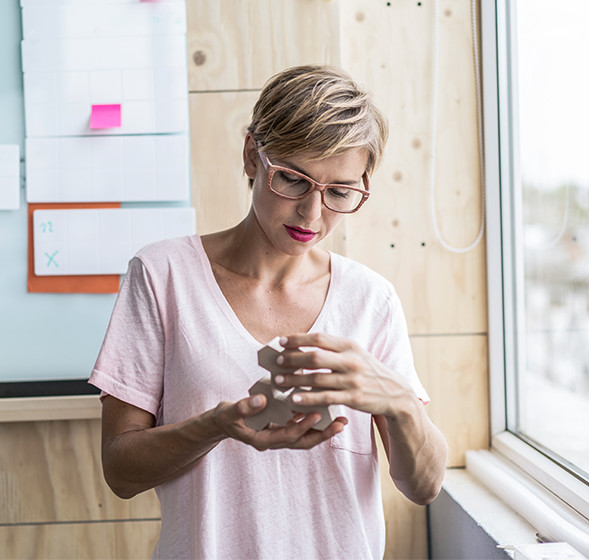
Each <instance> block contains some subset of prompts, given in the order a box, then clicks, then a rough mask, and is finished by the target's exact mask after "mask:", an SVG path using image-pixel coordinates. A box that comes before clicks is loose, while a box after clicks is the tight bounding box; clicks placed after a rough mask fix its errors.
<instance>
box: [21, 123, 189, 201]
mask: <svg viewBox="0 0 589 560" xmlns="http://www.w3.org/2000/svg"><path fill="white" fill-rule="evenodd" d="M26 148H27V155H28V157H27V200H28V202H111V201H118V202H136V201H180V200H186V199H187V198H188V196H189V188H188V186H189V176H188V168H189V166H188V137H187V135H184V134H182V135H139V136H116V137H107V136H95V137H80V138H68V137H56V138H27V141H26Z"/></svg>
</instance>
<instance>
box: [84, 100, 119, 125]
mask: <svg viewBox="0 0 589 560" xmlns="http://www.w3.org/2000/svg"><path fill="white" fill-rule="evenodd" d="M120 126H121V104H120V103H118V104H116V105H92V114H91V115H90V128H118V127H120Z"/></svg>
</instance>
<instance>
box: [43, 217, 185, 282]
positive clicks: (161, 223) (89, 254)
mask: <svg viewBox="0 0 589 560" xmlns="http://www.w3.org/2000/svg"><path fill="white" fill-rule="evenodd" d="M194 216H195V215H194V209H193V208H166V209H164V208H148V209H144V208H142V209H130V208H127V209H112V210H110V209H103V210H86V209H83V210H36V211H35V212H34V214H33V228H34V245H35V250H34V262H35V274H36V275H38V276H55V275H78V274H80V275H81V274H84V275H86V274H124V273H125V272H126V271H127V265H128V262H129V259H130V258H131V257H132V256H133V255H134V254H135V253H136V252H137V251H138V250H139V249H140V248H141V247H143V246H144V245H147V244H148V243H152V242H154V241H157V240H160V239H165V238H170V237H180V236H182V235H190V234H192V233H194V230H195V223H194Z"/></svg>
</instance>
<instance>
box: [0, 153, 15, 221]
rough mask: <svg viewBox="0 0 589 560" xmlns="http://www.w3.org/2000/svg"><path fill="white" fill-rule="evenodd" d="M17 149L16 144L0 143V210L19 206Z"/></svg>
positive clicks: (13, 208)
mask: <svg viewBox="0 0 589 560" xmlns="http://www.w3.org/2000/svg"><path fill="white" fill-rule="evenodd" d="M19 151H20V150H19V147H18V146H16V145H12V144H3V145H0V210H18V209H19V207H20V156H19Z"/></svg>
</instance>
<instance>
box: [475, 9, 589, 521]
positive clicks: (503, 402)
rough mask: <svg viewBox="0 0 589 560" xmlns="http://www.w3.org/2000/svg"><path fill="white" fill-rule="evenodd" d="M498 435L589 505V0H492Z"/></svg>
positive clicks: (522, 461)
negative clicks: (587, 59) (587, 63)
mask: <svg viewBox="0 0 589 560" xmlns="http://www.w3.org/2000/svg"><path fill="white" fill-rule="evenodd" d="M481 17H482V42H483V43H482V48H483V76H484V77H483V92H484V93H483V95H484V106H485V154H486V155H485V167H486V184H487V209H488V222H487V223H488V225H487V249H488V270H489V272H488V278H489V348H490V371H491V410H492V430H493V436H494V439H493V447H494V448H495V449H497V450H499V451H500V452H502V453H504V454H506V455H507V456H508V457H509V458H510V459H512V460H513V461H514V462H515V463H516V464H518V465H519V466H521V467H523V468H524V469H525V470H526V471H527V472H532V474H533V475H534V476H535V477H536V478H537V479H538V480H539V481H540V482H541V483H542V485H544V486H545V487H547V488H549V489H550V490H552V492H554V493H556V494H557V495H559V496H560V497H561V498H563V499H564V500H565V501H566V502H567V503H568V504H569V505H571V506H572V507H573V508H574V509H575V510H576V511H578V512H580V513H581V514H582V515H583V516H584V517H586V518H588V519H589V486H588V483H589V75H588V74H587V71H586V57H587V53H588V52H589V36H588V35H587V33H586V28H587V25H588V24H589V3H587V2H586V1H585V0H561V1H560V2H558V3H555V2H553V1H552V0H517V2H516V1H513V2H509V1H505V0H497V1H496V2H483V3H482V14H481Z"/></svg>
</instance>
